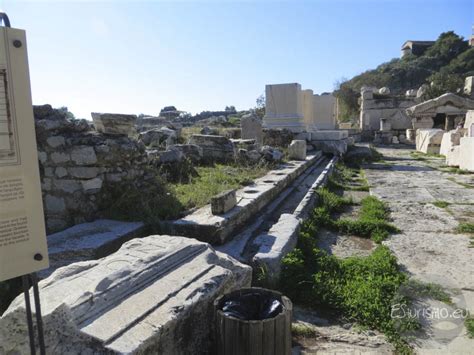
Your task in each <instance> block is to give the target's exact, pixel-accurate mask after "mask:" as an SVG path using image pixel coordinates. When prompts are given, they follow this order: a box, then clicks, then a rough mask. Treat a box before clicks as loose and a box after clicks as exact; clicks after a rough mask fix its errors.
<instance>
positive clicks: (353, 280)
mask: <svg viewBox="0 0 474 355" xmlns="http://www.w3.org/2000/svg"><path fill="white" fill-rule="evenodd" d="M357 176H360V174H358V173H357V172H354V170H353V169H352V168H347V167H346V166H345V165H343V164H339V165H338V167H337V169H336V171H335V175H334V177H333V179H332V181H330V182H329V187H330V189H327V188H323V189H320V190H318V199H317V201H318V202H317V205H316V206H315V209H314V210H313V213H312V215H311V216H310V218H309V219H308V220H306V221H305V222H304V223H303V225H302V228H301V232H300V234H299V236H298V242H297V246H296V248H295V249H294V250H293V251H292V252H291V253H289V254H288V255H287V256H286V257H285V258H284V259H283V262H282V272H281V275H280V283H279V288H280V289H281V291H282V292H283V293H285V294H287V295H288V296H289V297H290V298H291V299H292V300H293V302H294V303H297V304H302V305H305V306H308V307H312V308H321V309H325V310H330V311H333V312H335V313H336V314H338V315H339V316H342V317H344V318H346V319H350V320H352V321H354V322H357V323H358V325H360V326H362V327H368V328H372V329H377V330H379V331H382V332H383V333H384V334H385V335H386V336H387V338H388V340H389V341H391V342H392V343H393V344H394V346H395V348H396V349H397V352H398V353H401V354H409V353H411V352H412V350H411V348H410V347H409V346H408V344H407V343H406V341H405V340H404V339H403V338H402V336H401V334H402V332H405V331H407V330H416V329H419V324H418V322H417V321H414V320H413V319H393V318H392V317H391V312H392V305H393V304H395V303H397V304H406V305H408V304H409V302H410V300H409V299H408V298H405V297H401V296H400V294H399V292H398V291H399V289H400V287H401V286H402V285H404V284H405V283H406V282H407V279H408V278H407V276H406V275H405V274H404V273H403V272H402V271H401V270H400V267H399V265H398V264H397V260H396V258H395V256H394V255H392V254H391V252H390V250H389V249H388V248H387V247H386V246H382V245H379V246H378V247H377V248H376V249H375V250H374V251H373V252H372V254H371V255H369V256H367V257H355V256H353V257H349V258H346V259H340V258H338V257H336V256H334V255H330V254H328V253H327V252H326V251H324V250H322V249H320V248H318V246H317V238H318V231H319V228H321V227H326V228H331V229H334V230H337V231H339V232H342V233H348V234H354V235H358V236H361V237H370V238H372V239H373V240H374V241H376V242H381V241H382V240H383V239H385V238H386V237H388V235H389V234H390V233H394V232H397V231H398V229H397V228H396V227H395V226H393V225H392V224H390V223H389V222H388V218H389V209H388V207H387V206H386V204H385V203H383V202H382V201H380V200H378V199H377V198H375V197H373V196H368V197H366V198H364V199H363V200H362V201H361V203H360V205H361V207H360V211H359V214H358V218H357V219H356V220H353V219H349V218H339V219H337V218H334V216H335V214H337V213H340V212H342V211H343V210H344V208H345V207H346V206H348V205H354V202H353V201H352V200H351V199H347V198H344V197H341V196H339V195H338V194H336V193H335V192H334V191H331V189H332V190H336V191H337V190H341V189H344V188H345V187H346V185H347V184H348V183H350V182H351V181H353V179H354V178H355V177H357ZM300 332H303V333H304V332H305V330H304V329H297V330H295V331H294V333H296V334H299V333H300Z"/></svg>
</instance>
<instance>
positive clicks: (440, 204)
mask: <svg viewBox="0 0 474 355" xmlns="http://www.w3.org/2000/svg"><path fill="white" fill-rule="evenodd" d="M433 205H435V206H436V207H439V208H446V207H448V206H449V205H450V203H449V202H446V201H435V202H433Z"/></svg>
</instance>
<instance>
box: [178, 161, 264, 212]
mask: <svg viewBox="0 0 474 355" xmlns="http://www.w3.org/2000/svg"><path fill="white" fill-rule="evenodd" d="M269 169H270V167H269V166H267V165H260V166H253V167H243V166H237V165H235V166H231V165H222V164H216V165H214V166H201V167H196V171H197V174H196V176H193V177H191V178H190V181H189V183H174V184H170V185H169V186H170V189H171V190H172V191H173V193H174V194H175V196H176V198H177V200H178V201H179V203H180V204H181V205H183V206H184V208H185V209H190V208H193V207H202V206H204V205H206V204H208V203H209V202H210V200H211V197H213V196H215V195H217V194H219V193H221V192H223V191H226V190H230V189H236V188H239V187H241V186H246V185H249V184H251V183H252V182H253V180H255V179H256V178H258V177H261V176H263V175H265V174H266V173H267V172H268V170H269Z"/></svg>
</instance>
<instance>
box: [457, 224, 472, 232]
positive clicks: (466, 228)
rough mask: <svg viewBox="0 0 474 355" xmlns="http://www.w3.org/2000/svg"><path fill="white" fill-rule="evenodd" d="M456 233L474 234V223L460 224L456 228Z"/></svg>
mask: <svg viewBox="0 0 474 355" xmlns="http://www.w3.org/2000/svg"><path fill="white" fill-rule="evenodd" d="M456 232H457V233H467V234H474V223H459V225H458V226H457V227H456Z"/></svg>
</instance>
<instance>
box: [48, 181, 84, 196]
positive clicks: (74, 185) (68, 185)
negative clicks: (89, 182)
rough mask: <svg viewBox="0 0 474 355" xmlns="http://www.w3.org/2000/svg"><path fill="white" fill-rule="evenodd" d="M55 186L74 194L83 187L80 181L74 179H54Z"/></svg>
mask: <svg viewBox="0 0 474 355" xmlns="http://www.w3.org/2000/svg"><path fill="white" fill-rule="evenodd" d="M53 187H54V189H55V190H57V191H61V192H65V193H68V194H73V193H74V192H76V191H79V190H80V189H81V185H80V183H79V182H78V181H76V180H72V179H54V180H53Z"/></svg>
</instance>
